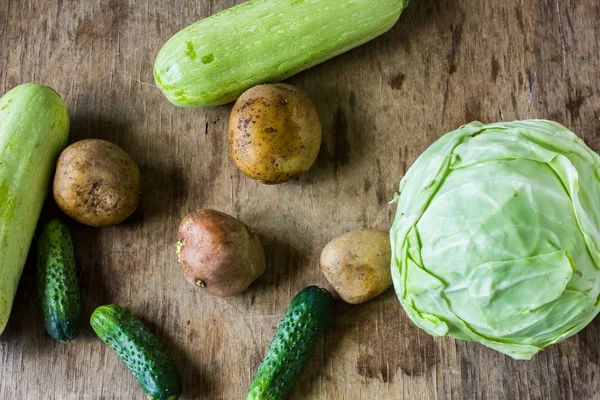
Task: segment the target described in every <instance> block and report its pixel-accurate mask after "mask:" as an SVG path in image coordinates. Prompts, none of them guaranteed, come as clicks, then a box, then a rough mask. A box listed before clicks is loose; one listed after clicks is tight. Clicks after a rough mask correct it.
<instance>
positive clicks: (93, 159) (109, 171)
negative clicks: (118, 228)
mask: <svg viewBox="0 0 600 400" xmlns="http://www.w3.org/2000/svg"><path fill="white" fill-rule="evenodd" d="M52 192H53V194H54V200H56V204H58V206H59V207H60V208H61V210H63V212H64V213H65V214H67V215H68V216H69V217H71V218H73V219H75V220H76V221H78V222H80V223H82V224H85V225H90V226H96V227H98V226H105V225H113V224H118V223H120V222H122V221H124V220H125V219H127V218H128V217H129V216H130V215H131V214H132V213H133V212H134V211H135V209H136V207H137V205H138V202H139V199H140V192H141V183H140V171H139V170H138V167H137V165H136V164H135V162H134V161H133V160H132V159H131V157H129V155H128V154H127V153H126V152H125V151H123V150H122V149H121V148H120V147H119V146H117V145H115V144H112V143H110V142H107V141H105V140H98V139H88V140H81V141H79V142H75V143H73V144H72V145H70V146H69V147H67V148H66V149H65V150H64V151H63V152H62V153H61V155H60V157H59V159H58V163H57V165H56V174H55V176H54V184H53V186H52Z"/></svg>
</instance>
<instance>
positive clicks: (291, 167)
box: [229, 84, 321, 184]
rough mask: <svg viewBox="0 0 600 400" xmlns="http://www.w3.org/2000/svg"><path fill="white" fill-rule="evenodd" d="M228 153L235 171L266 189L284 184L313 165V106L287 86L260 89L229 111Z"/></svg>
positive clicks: (316, 135)
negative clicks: (272, 185) (231, 157)
mask: <svg viewBox="0 0 600 400" xmlns="http://www.w3.org/2000/svg"><path fill="white" fill-rule="evenodd" d="M229 147H230V149H231V154H232V156H233V160H234V162H235V163H236V165H237V166H238V168H239V169H240V170H241V171H242V172H243V173H244V174H246V175H247V176H248V177H250V178H252V179H257V180H259V181H260V182H263V183H266V184H278V183H283V182H286V181H289V180H291V179H293V178H295V177H297V176H299V175H301V174H303V173H304V172H306V171H308V169H309V168H310V167H311V166H312V165H313V163H314V162H315V160H316V158H317V154H318V153H319V148H320V147H321V124H320V123H319V116H318V114H317V110H316V109H315V106H314V105H313V103H312V101H311V100H310V99H309V98H308V96H307V95H306V94H304V93H303V92H302V91H300V90H299V89H298V88H295V87H294V86H291V85H286V84H277V85H259V86H256V87H253V88H251V89H249V90H247V91H246V92H245V93H244V94H242V96H241V97H240V98H239V99H238V101H237V102H236V103H235V105H234V106H233V111H232V112H231V118H230V119H229Z"/></svg>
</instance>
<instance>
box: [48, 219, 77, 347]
mask: <svg viewBox="0 0 600 400" xmlns="http://www.w3.org/2000/svg"><path fill="white" fill-rule="evenodd" d="M37 281H38V299H39V302H40V308H41V309H42V316H43V318H44V325H45V326H46V331H48V333H49V334H50V336H52V337H53V338H54V339H56V340H58V341H61V342H63V343H68V342H70V341H71V340H72V339H73V338H75V336H77V334H78V333H79V329H80V328H81V324H82V321H83V307H82V306H81V296H80V295H79V285H78V284H77V275H76V274H75V255H74V251H73V241H72V240H71V233H70V232H69V228H68V227H67V226H66V225H65V224H64V223H63V222H61V221H59V220H53V221H50V222H48V223H47V224H46V225H45V226H44V228H43V229H42V232H41V234H40V237H39V240H38V253H37Z"/></svg>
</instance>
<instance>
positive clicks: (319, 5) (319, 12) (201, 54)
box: [154, 0, 408, 107]
mask: <svg viewBox="0 0 600 400" xmlns="http://www.w3.org/2000/svg"><path fill="white" fill-rule="evenodd" d="M407 5H408V0H346V1H340V0H250V1H247V2H245V3H242V4H240V5H238V6H235V7H232V8H230V9H227V10H224V11H222V12H220V13H218V14H215V15H213V16H211V17H208V18H205V19H203V20H201V21H198V22H196V23H195V24H192V25H190V26H188V27H187V28H185V29H183V30H181V31H179V32H178V33H176V34H175V35H174V36H173V37H172V38H171V39H169V40H168V41H167V43H166V44H165V45H164V46H163V48H162V49H161V50H160V52H159V53H158V55H157V57H156V61H155V63H154V79H155V81H156V83H157V85H158V87H160V88H161V89H162V91H163V93H164V94H165V96H166V97H167V99H169V101H171V102H172V103H173V104H175V105H177V106H180V107H212V106H217V105H221V104H225V103H229V102H231V101H234V100H236V99H237V98H238V97H239V96H240V95H241V94H242V93H243V92H244V91H245V90H247V89H248V88H251V87H253V86H256V85H258V84H261V83H276V82H279V81H282V80H284V79H286V78H288V77H290V76H292V75H295V74H297V73H298V72H300V71H303V70H305V69H308V68H310V67H312V66H315V65H317V64H320V63H322V62H323V61H326V60H328V59H330V58H332V57H335V56H337V55H339V54H342V53H344V52H346V51H348V50H350V49H352V48H354V47H357V46H360V45H361V44H363V43H366V42H368V41H369V40H371V39H374V38H375V37H377V36H379V35H381V34H383V33H384V32H386V31H387V30H389V29H390V28H391V27H392V26H393V25H394V24H395V23H396V21H397V20H398V18H399V17H400V14H401V13H402V11H403V10H404V8H405V7H406V6H407Z"/></svg>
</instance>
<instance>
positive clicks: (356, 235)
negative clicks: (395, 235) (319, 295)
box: [321, 229, 392, 304]
mask: <svg viewBox="0 0 600 400" xmlns="http://www.w3.org/2000/svg"><path fill="white" fill-rule="evenodd" d="M390 264H391V247H390V238H389V233H388V232H383V231H378V230H368V229H364V230H358V231H352V232H348V233H346V234H345V235H342V236H340V237H337V238H335V239H333V240H332V241H331V242H329V243H328V244H327V246H325V248H324V249H323V252H322V253H321V270H322V271H323V274H324V275H325V277H326V278H327V280H328V281H329V283H330V284H331V286H333V288H334V289H335V290H336V292H337V293H338V294H339V295H340V297H341V298H342V300H344V301H345V302H346V303H350V304H360V303H364V302H365V301H369V300H371V299H373V298H374V297H377V296H379V295H380V294H381V293H383V292H384V291H385V290H387V289H388V288H389V287H390V286H392V275H391V267H390Z"/></svg>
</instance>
